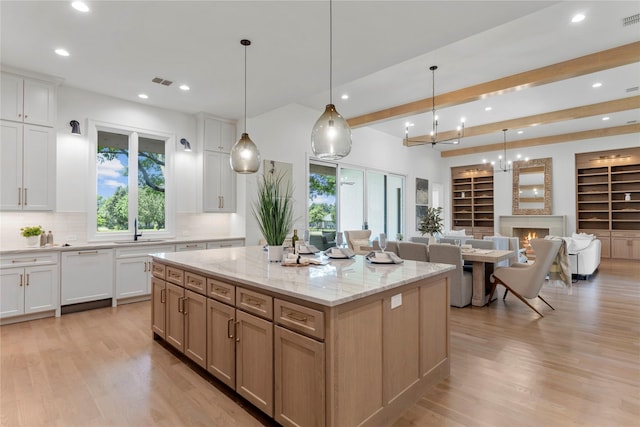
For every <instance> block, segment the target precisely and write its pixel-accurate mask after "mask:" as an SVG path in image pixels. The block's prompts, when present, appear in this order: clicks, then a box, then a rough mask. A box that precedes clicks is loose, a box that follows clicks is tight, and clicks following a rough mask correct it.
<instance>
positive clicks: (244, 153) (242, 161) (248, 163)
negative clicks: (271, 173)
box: [229, 39, 260, 174]
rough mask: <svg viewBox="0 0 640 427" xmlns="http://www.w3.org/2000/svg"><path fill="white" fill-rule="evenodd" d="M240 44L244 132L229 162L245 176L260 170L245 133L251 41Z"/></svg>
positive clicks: (254, 151) (255, 149)
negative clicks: (242, 74)
mask: <svg viewBox="0 0 640 427" xmlns="http://www.w3.org/2000/svg"><path fill="white" fill-rule="evenodd" d="M240 44H241V45H242V46H244V131H243V133H242V136H241V137H240V139H239V140H238V141H237V142H236V143H235V144H234V145H233V148H232V149H231V157H230V158H229V161H230V163H231V168H232V169H233V170H234V171H235V172H237V173H242V174H246V173H256V172H258V169H260V151H258V147H256V144H255V143H254V142H253V141H252V140H251V138H249V134H248V133H247V46H250V45H251V41H250V40H246V39H242V40H241V41H240Z"/></svg>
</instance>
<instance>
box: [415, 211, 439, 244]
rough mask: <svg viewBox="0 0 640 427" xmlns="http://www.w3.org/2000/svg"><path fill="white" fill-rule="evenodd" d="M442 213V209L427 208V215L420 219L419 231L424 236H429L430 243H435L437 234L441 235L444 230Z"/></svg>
mask: <svg viewBox="0 0 640 427" xmlns="http://www.w3.org/2000/svg"><path fill="white" fill-rule="evenodd" d="M441 213H442V207H438V208H431V207H428V208H427V214H426V215H424V216H423V217H422V218H420V224H418V231H420V233H421V234H422V235H423V236H424V235H425V234H428V235H429V243H434V242H435V236H434V234H435V233H441V232H442V228H443V222H442V221H443V220H442V218H441V217H440V214H441Z"/></svg>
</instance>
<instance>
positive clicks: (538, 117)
mask: <svg viewBox="0 0 640 427" xmlns="http://www.w3.org/2000/svg"><path fill="white" fill-rule="evenodd" d="M636 108H640V95H638V96H631V97H626V98H621V99H616V100H613V101H606V102H600V103H597V104H591V105H583V106H581V107H574V108H567V109H566V110H559V111H551V112H548V113H542V114H535V115H533V116H527V117H518V118H516V119H510V120H503V121H501V122H494V123H487V124H484V125H479V126H473V127H467V128H465V129H464V136H465V137H472V136H479V135H487V134H490V133H496V132H500V131H502V129H520V128H523V127H527V126H534V125H538V124H541V123H544V124H549V123H556V122H561V121H565V120H576V119H582V118H585V117H592V116H598V115H601V114H609V113H617V112H619V111H627V110H633V109H636ZM457 134H458V131H455V130H454V131H447V132H441V133H438V138H439V139H441V140H447V139H450V138H455V137H456V136H457ZM463 140H464V139H463ZM403 143H404V145H406V146H407V147H413V146H415V145H424V144H431V136H430V135H420V136H414V137H411V138H409V139H405V140H404V141H403Z"/></svg>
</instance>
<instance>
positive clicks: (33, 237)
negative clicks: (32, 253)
mask: <svg viewBox="0 0 640 427" xmlns="http://www.w3.org/2000/svg"><path fill="white" fill-rule="evenodd" d="M42 231H43V230H42V226H41V225H34V226H32V227H22V228H21V229H20V233H21V234H22V236H23V237H25V238H26V239H27V246H38V242H39V240H40V234H42Z"/></svg>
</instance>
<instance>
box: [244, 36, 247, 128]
mask: <svg viewBox="0 0 640 427" xmlns="http://www.w3.org/2000/svg"><path fill="white" fill-rule="evenodd" d="M244 133H247V45H245V46H244Z"/></svg>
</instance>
